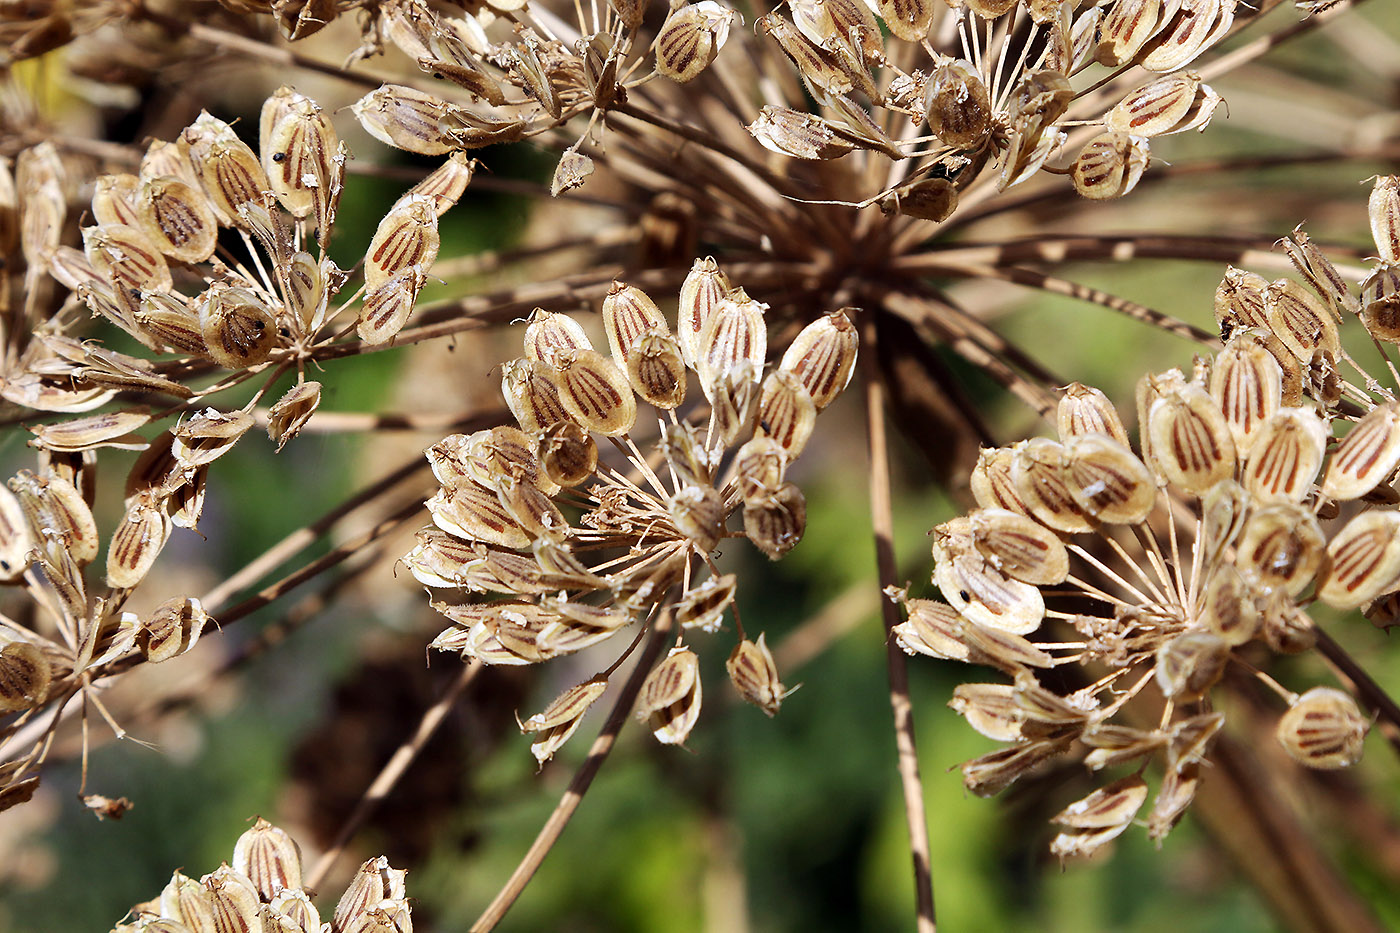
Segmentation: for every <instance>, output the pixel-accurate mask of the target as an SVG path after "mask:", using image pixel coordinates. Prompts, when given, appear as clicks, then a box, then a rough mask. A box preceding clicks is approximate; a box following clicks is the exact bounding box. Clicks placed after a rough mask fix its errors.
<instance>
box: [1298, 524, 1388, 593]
mask: <svg viewBox="0 0 1400 933" xmlns="http://www.w3.org/2000/svg"><path fill="white" fill-rule="evenodd" d="M1327 556H1328V558H1329V561H1328V563H1327V565H1326V566H1325V567H1324V568H1323V571H1322V574H1321V577H1320V583H1319V586H1318V588H1317V595H1318V598H1319V599H1321V600H1322V601H1323V602H1325V603H1327V605H1329V606H1335V607H1336V608H1338V609H1355V608H1357V607H1359V606H1363V605H1365V604H1366V603H1369V602H1370V601H1371V600H1373V599H1375V598H1376V597H1378V596H1382V595H1384V594H1386V593H1389V592H1390V591H1391V590H1393V589H1394V588H1395V586H1396V583H1397V582H1400V512H1375V511H1372V512H1362V513H1361V514H1360V515H1357V516H1356V517H1355V518H1353V519H1352V520H1351V521H1349V522H1347V524H1346V527H1344V528H1343V529H1342V530H1341V531H1340V532H1338V533H1337V534H1336V535H1335V536H1334V537H1333V538H1332V540H1331V542H1330V543H1329V544H1328V545H1327Z"/></svg>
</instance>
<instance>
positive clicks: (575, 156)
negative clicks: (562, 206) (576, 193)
mask: <svg viewBox="0 0 1400 933" xmlns="http://www.w3.org/2000/svg"><path fill="white" fill-rule="evenodd" d="M592 174H593V160H592V159H590V158H589V157H588V156H586V155H584V154H583V153H581V152H579V151H578V150H577V149H565V150H564V154H563V155H562V156H560V157H559V164H558V165H556V166H555V167H554V178H553V179H552V180H551V181H550V183H549V196H550V197H552V198H557V197H559V195H561V194H563V193H564V192H565V191H572V190H574V189H575V188H578V187H580V186H581V185H582V184H583V183H584V182H585V181H587V180H588V176H589V175H592Z"/></svg>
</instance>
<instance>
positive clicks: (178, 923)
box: [112, 818, 413, 933]
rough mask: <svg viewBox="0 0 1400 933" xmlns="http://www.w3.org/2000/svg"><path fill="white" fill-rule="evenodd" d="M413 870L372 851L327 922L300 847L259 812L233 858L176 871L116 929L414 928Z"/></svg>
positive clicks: (277, 932) (138, 932) (125, 932)
mask: <svg viewBox="0 0 1400 933" xmlns="http://www.w3.org/2000/svg"><path fill="white" fill-rule="evenodd" d="M407 874H408V873H407V872H405V871H403V870H402V869H396V868H390V867H389V861H388V859H386V858H384V857H383V856H379V857H377V858H372V859H370V860H369V861H367V862H365V863H364V864H363V865H361V866H360V868H359V871H357V872H356V873H355V877H354V878H353V879H352V880H351V882H350V885H349V886H348V887H347V888H346V889H345V892H344V893H343V894H342V895H341V896H340V900H339V902H338V903H337V904H336V907H335V912H334V913H333V914H332V915H331V917H330V919H329V920H327V921H324V922H323V921H322V920H321V915H320V912H319V911H318V910H317V908H316V905H315V903H314V902H313V901H312V896H313V894H312V892H310V891H308V890H306V889H305V888H304V887H303V886H302V864H301V849H300V848H299V847H298V846H297V844H296V841H295V840H293V839H292V837H291V836H289V835H288V834H287V833H286V832H285V831H284V830H281V829H279V828H277V827H276V826H274V825H272V824H271V823H269V822H268V821H267V820H264V819H261V818H259V819H258V820H257V822H256V823H254V825H253V827H252V828H251V829H249V830H248V831H247V832H245V833H244V834H243V835H241V836H239V837H238V841H237V842H236V843H235V844H234V847H233V861H232V864H230V863H228V862H225V863H224V864H223V865H221V866H219V868H217V869H215V870H214V871H212V872H210V873H209V874H207V875H205V876H204V877H203V878H200V879H199V880H198V881H196V880H195V879H193V878H191V877H189V876H187V875H185V874H183V873H181V872H179V871H176V872H175V873H174V874H173V875H171V877H170V882H169V883H168V884H167V885H166V886H165V888H164V889H163V890H162V891H161V892H160V896H159V897H156V898H154V899H152V900H150V901H146V902H145V903H142V904H137V905H136V906H135V907H133V908H131V910H130V911H129V912H128V914H127V917H126V919H125V920H124V921H123V922H121V923H118V924H117V925H116V926H115V927H113V928H112V933H255V931H260V933H413V916H412V908H411V907H410V905H409V901H408V897H407V895H406V894H405V890H404V877H405V876H406V875H407Z"/></svg>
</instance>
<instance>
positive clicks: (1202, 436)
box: [1144, 376, 1235, 496]
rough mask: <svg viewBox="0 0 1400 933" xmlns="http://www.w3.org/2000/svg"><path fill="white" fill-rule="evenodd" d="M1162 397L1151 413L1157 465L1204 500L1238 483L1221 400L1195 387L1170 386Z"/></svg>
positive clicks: (1164, 387) (1152, 446)
mask: <svg viewBox="0 0 1400 933" xmlns="http://www.w3.org/2000/svg"><path fill="white" fill-rule="evenodd" d="M1148 379H1149V380H1150V379H1152V377H1150V376H1149V377H1148ZM1159 391H1161V392H1162V395H1161V397H1160V398H1158V399H1157V400H1156V401H1155V402H1153V403H1152V406H1151V408H1150V410H1149V412H1148V416H1147V425H1148V430H1147V432H1146V434H1147V435H1148V436H1149V437H1150V439H1151V444H1150V447H1149V449H1150V451H1151V454H1150V456H1151V458H1152V461H1153V462H1154V464H1155V466H1156V467H1157V469H1158V470H1160V471H1161V472H1162V474H1163V475H1164V476H1165V477H1166V478H1167V481H1168V482H1170V483H1172V484H1173V485H1176V486H1179V487H1180V488H1182V489H1183V490H1185V491H1186V492H1189V493H1191V494H1193V495H1197V496H1200V495H1204V494H1205V493H1206V492H1207V491H1209V490H1210V488H1211V487H1212V486H1214V485H1215V484H1216V483H1218V482H1220V481H1221V480H1223V479H1230V478H1232V477H1233V476H1234V473H1235V442H1234V440H1233V438H1232V437H1231V435H1230V429H1229V426H1228V425H1227V424H1226V423H1225V416H1224V415H1223V414H1221V411H1220V408H1219V407H1218V406H1217V405H1216V404H1215V400H1214V399H1212V398H1211V397H1210V395H1209V393H1207V392H1206V390H1205V389H1203V388H1201V387H1200V386H1199V385H1196V384H1194V383H1193V384H1185V383H1181V382H1168V383H1164V384H1162V385H1161V386H1159ZM1144 446H1145V447H1147V446H1148V445H1144Z"/></svg>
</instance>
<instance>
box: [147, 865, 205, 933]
mask: <svg viewBox="0 0 1400 933" xmlns="http://www.w3.org/2000/svg"><path fill="white" fill-rule="evenodd" d="M160 915H161V916H162V917H167V918H169V919H171V920H178V921H179V922H181V923H182V924H184V925H185V927H187V928H188V929H189V930H191V931H198V933H212V931H213V930H214V905H213V900H212V898H211V896H210V893H209V889H208V888H206V887H205V886H204V885H202V884H200V883H199V882H198V881H195V880H194V879H193V878H189V877H186V876H185V875H182V874H180V873H179V872H178V871H177V872H175V873H174V874H173V875H171V877H170V881H169V882H167V883H166V885H165V887H164V888H163V889H162V890H161V892H160Z"/></svg>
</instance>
